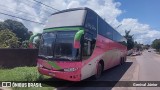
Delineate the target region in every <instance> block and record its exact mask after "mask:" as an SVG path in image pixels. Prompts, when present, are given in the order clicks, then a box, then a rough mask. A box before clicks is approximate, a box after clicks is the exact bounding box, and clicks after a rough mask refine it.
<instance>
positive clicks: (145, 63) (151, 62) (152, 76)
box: [136, 50, 160, 90]
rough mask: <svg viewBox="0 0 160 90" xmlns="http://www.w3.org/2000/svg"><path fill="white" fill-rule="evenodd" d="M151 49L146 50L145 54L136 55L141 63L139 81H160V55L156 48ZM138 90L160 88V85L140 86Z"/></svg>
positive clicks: (156, 89)
mask: <svg viewBox="0 0 160 90" xmlns="http://www.w3.org/2000/svg"><path fill="white" fill-rule="evenodd" d="M150 51H151V52H148V51H144V52H143V55H141V56H136V61H137V62H138V64H139V74H138V80H139V81H160V55H158V54H156V52H154V50H150ZM137 90H160V87H159V88H158V87H154V88H146V87H141V88H139V87H138V88H137Z"/></svg>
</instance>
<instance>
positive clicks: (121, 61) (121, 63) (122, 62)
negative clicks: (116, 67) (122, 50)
mask: <svg viewBox="0 0 160 90" xmlns="http://www.w3.org/2000/svg"><path fill="white" fill-rule="evenodd" d="M124 62H125V61H124V58H123V57H122V58H121V60H120V65H123V64H124Z"/></svg>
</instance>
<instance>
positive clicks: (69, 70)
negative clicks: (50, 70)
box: [64, 68, 78, 72]
mask: <svg viewBox="0 0 160 90" xmlns="http://www.w3.org/2000/svg"><path fill="white" fill-rule="evenodd" d="M77 69H78V68H65V69H64V71H65V72H74V71H76V70H77Z"/></svg>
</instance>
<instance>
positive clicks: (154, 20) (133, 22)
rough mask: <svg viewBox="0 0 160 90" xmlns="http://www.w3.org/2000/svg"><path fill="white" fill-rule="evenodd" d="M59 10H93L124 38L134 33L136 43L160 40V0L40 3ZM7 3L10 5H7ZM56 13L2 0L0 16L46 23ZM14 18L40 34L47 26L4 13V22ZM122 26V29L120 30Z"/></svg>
mask: <svg viewBox="0 0 160 90" xmlns="http://www.w3.org/2000/svg"><path fill="white" fill-rule="evenodd" d="M38 1H41V2H42V3H44V4H46V5H49V6H51V7H53V8H55V9H58V10H64V9H68V8H76V7H89V8H91V9H92V10H94V11H95V12H96V13H97V14H98V15H100V16H101V17H102V18H105V20H106V22H107V23H109V24H110V25H111V26H112V27H113V28H116V29H117V31H118V32H119V33H121V34H122V35H124V34H125V30H131V34H133V35H134V40H135V41H137V42H138V43H142V44H151V43H152V41H153V40H154V39H156V38H160V17H159V16H160V10H159V8H160V5H158V4H159V3H160V0H38ZM6 3H7V4H6ZM54 12H56V10H54V9H51V8H49V7H46V6H44V5H41V4H39V3H37V2H35V1H34V0H1V2H0V13H7V14H10V15H14V16H18V17H21V18H25V19H29V20H32V21H36V22H40V23H46V22H47V19H48V17H49V16H50V15H51V14H52V13H54ZM6 19H14V20H17V21H20V22H22V23H23V24H24V25H25V26H26V27H27V28H28V30H29V31H33V32H34V33H40V32H42V31H43V29H44V26H45V25H40V24H37V23H32V22H27V21H24V20H21V19H17V18H12V17H9V16H5V15H2V14H0V21H4V20H6ZM118 26H119V27H118Z"/></svg>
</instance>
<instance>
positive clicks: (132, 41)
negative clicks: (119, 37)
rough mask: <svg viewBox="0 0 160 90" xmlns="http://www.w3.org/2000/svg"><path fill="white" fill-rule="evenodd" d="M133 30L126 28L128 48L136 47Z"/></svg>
mask: <svg viewBox="0 0 160 90" xmlns="http://www.w3.org/2000/svg"><path fill="white" fill-rule="evenodd" d="M130 32H131V30H129V31H127V30H125V36H124V37H125V38H126V39H127V49H128V50H130V49H132V48H133V47H134V40H133V35H130Z"/></svg>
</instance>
